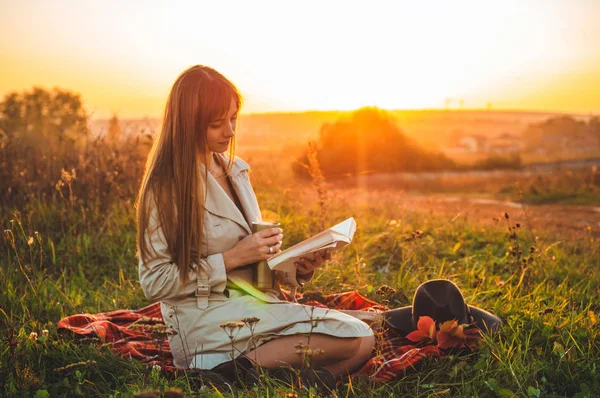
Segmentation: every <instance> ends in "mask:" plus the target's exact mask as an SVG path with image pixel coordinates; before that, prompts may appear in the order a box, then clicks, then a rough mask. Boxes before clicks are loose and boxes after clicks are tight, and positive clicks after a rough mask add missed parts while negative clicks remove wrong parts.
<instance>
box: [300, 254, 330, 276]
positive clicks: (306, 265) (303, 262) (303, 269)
mask: <svg viewBox="0 0 600 398" xmlns="http://www.w3.org/2000/svg"><path fill="white" fill-rule="evenodd" d="M330 258H331V251H330V250H323V251H321V252H316V253H315V259H314V260H312V261H311V260H309V259H308V258H306V257H300V258H299V259H298V260H297V261H296V262H294V265H295V266H296V269H297V270H298V275H308V274H310V273H312V272H314V270H316V269H317V268H319V267H320V266H321V265H323V262H325V261H327V260H329V259H330Z"/></svg>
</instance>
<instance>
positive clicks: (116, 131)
mask: <svg viewBox="0 0 600 398" xmlns="http://www.w3.org/2000/svg"><path fill="white" fill-rule="evenodd" d="M107 138H108V142H110V143H111V144H117V143H118V142H119V141H120V140H121V125H120V123H119V118H118V117H117V114H116V113H115V114H113V117H112V118H111V119H110V121H109V122H108V137H107Z"/></svg>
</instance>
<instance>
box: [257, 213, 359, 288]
mask: <svg viewBox="0 0 600 398" xmlns="http://www.w3.org/2000/svg"><path fill="white" fill-rule="evenodd" d="M355 231H356V221H354V218H352V217H350V218H348V219H347V220H344V221H342V222H341V223H339V224H337V225H335V226H333V227H331V228H329V229H326V230H325V231H322V232H319V233H318V234H316V235H314V236H312V237H310V238H308V239H305V240H303V241H302V242H300V243H297V244H295V245H294V246H292V247H290V248H288V249H286V250H284V251H282V252H280V253H278V254H276V255H274V256H273V257H271V258H270V259H269V260H268V261H267V263H268V264H269V268H271V269H272V270H274V271H277V280H278V281H279V282H280V283H282V284H284V285H290V286H300V285H299V284H298V281H297V280H296V267H295V266H294V261H296V260H298V259H299V258H300V257H306V258H308V259H311V260H312V259H314V256H315V253H317V252H320V251H323V250H326V249H329V250H331V251H334V250H337V249H339V248H341V247H344V246H346V245H347V244H348V243H350V242H351V241H352V238H353V237H354V232H355Z"/></svg>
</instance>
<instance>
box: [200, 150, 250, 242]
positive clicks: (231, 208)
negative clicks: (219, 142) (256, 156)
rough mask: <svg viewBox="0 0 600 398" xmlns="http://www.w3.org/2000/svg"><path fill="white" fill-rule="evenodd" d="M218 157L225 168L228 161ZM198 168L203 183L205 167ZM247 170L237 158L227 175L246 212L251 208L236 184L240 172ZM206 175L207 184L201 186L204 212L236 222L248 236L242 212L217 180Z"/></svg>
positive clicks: (246, 166) (210, 175) (221, 156)
mask: <svg viewBox="0 0 600 398" xmlns="http://www.w3.org/2000/svg"><path fill="white" fill-rule="evenodd" d="M218 157H219V158H220V161H221V165H222V166H223V167H226V166H227V162H228V161H229V159H227V158H226V157H225V156H223V155H222V154H219V155H218ZM199 166H200V178H201V179H202V181H203V182H204V176H205V167H204V165H203V164H202V163H199ZM249 168H250V166H248V163H246V162H244V161H243V160H241V159H239V158H236V159H235V161H234V163H233V165H232V168H231V172H230V173H229V175H230V177H228V178H230V181H231V185H232V186H233V189H234V190H235V192H236V194H237V197H238V199H239V200H240V203H241V205H242V208H243V209H244V210H245V211H246V212H248V210H247V209H251V208H252V206H251V205H250V204H249V203H246V201H247V200H248V199H249V198H248V195H244V194H243V193H242V192H240V189H239V185H238V183H237V179H238V177H239V174H240V173H241V172H242V171H244V170H248V169H249ZM207 174H208V184H203V185H204V187H205V192H206V201H205V205H204V206H205V208H206V210H207V211H209V212H211V213H213V214H215V215H217V216H220V217H224V218H228V219H230V220H232V221H234V222H236V223H237V224H239V225H240V226H241V227H242V228H244V230H245V231H246V232H247V233H249V234H250V233H251V229H250V226H249V224H248V221H246V219H245V218H244V215H243V214H242V212H240V209H238V207H237V206H236V205H235V203H234V202H233V201H232V200H231V198H230V197H229V195H227V193H226V192H225V190H223V188H222V187H221V185H219V183H218V182H217V180H216V179H215V178H214V177H213V176H212V174H210V173H207ZM248 217H251V218H252V217H253V215H251V214H248Z"/></svg>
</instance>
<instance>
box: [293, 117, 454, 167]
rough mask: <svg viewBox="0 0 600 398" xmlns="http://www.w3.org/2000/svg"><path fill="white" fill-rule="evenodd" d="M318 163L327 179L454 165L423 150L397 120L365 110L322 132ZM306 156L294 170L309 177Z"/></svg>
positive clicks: (442, 157) (327, 126) (331, 125)
mask: <svg viewBox="0 0 600 398" xmlns="http://www.w3.org/2000/svg"><path fill="white" fill-rule="evenodd" d="M317 157H318V161H319V164H320V165H321V168H322V170H323V173H324V174H325V175H326V176H332V175H343V174H358V173H365V172H396V171H422V170H439V169H443V168H451V167H453V166H454V163H453V162H452V161H451V160H450V159H448V158H446V157H445V156H443V155H441V154H435V153H432V152H429V151H427V150H425V149H423V148H422V147H421V146H419V145H418V144H417V143H416V142H415V141H414V140H412V139H410V138H408V137H407V136H406V135H405V134H404V133H403V132H402V130H401V129H400V128H399V127H398V126H397V124H396V121H395V119H394V118H393V117H392V116H391V115H390V114H389V113H388V112H386V111H383V110H380V109H378V108H362V109H359V110H357V111H355V112H353V113H352V114H351V115H350V118H348V119H340V120H338V121H337V122H335V123H333V124H324V125H323V126H322V127H321V130H320V132H319V152H318V156H317ZM306 159H307V155H304V156H303V157H302V158H301V159H300V160H299V161H298V162H297V164H296V165H295V166H294V170H295V171H296V173H297V174H300V175H303V174H304V175H305V173H304V172H303V171H302V165H303V164H307V162H306Z"/></svg>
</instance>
